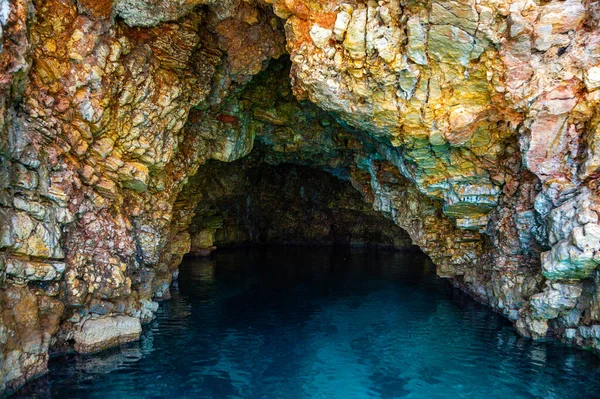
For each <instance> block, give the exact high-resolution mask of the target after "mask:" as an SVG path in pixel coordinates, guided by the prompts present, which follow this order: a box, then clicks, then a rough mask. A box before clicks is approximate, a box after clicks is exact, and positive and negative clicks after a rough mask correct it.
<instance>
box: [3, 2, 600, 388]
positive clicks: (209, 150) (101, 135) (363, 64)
mask: <svg viewBox="0 0 600 399" xmlns="http://www.w3.org/2000/svg"><path fill="white" fill-rule="evenodd" d="M599 21H600V7H599V6H598V4H597V3H591V2H583V1H581V0H565V1H559V0H551V1H546V2H533V1H526V0H519V1H512V0H511V1H497V0H482V1H478V2H475V1H474V0H473V1H471V0H452V1H436V0H434V1H431V2H421V1H411V0H402V1H400V0H381V1H378V2H376V1H373V0H369V1H366V0H364V1H360V0H344V1H343V0H333V1H324V0H227V1H218V0H96V1H90V0H0V364H1V365H2V367H1V368H0V392H1V391H11V390H14V389H16V388H17V387H18V386H20V385H21V384H23V383H24V382H26V381H27V380H29V379H31V378H33V377H35V376H36V375H39V374H40V373H43V372H44V371H45V369H46V365H47V360H48V356H49V353H51V352H56V353H60V352H63V351H66V350H70V349H74V350H77V351H80V352H89V351H95V350H99V349H102V348H104V347H107V346H109V345H113V344H116V343H119V342H124V341H127V340H131V339H136V337H138V336H139V331H140V325H141V323H144V322H146V321H148V320H151V319H152V317H153V312H154V311H155V310H156V308H157V306H158V305H157V303H156V302H155V301H154V300H156V299H161V298H165V297H168V287H169V285H170V283H171V281H172V278H173V275H176V270H177V266H178V264H179V262H180V261H181V259H182V257H183V255H185V254H186V253H188V252H189V251H190V247H191V244H192V241H193V240H192V238H194V239H195V240H200V241H202V237H200V238H197V237H196V236H195V235H194V237H192V236H191V235H190V231H191V232H192V233H193V234H196V233H197V232H198V231H201V230H202V229H201V228H200V227H202V223H207V222H206V220H205V219H206V218H205V217H208V216H215V214H214V213H215V212H217V210H218V212H221V213H223V215H220V216H224V215H225V216H226V215H227V214H228V213H227V209H228V208H227V207H228V206H229V205H231V202H228V201H231V200H232V198H234V197H235V196H233V197H231V196H227V195H225V196H219V195H211V193H213V192H216V191H212V190H211V191H210V192H208V194H207V191H206V190H204V186H205V185H206V180H202V179H203V178H204V179H206V177H207V176H208V177H210V176H214V175H215V174H217V173H229V172H227V171H226V170H225V169H227V168H228V167H230V165H225V166H215V165H217V164H216V163H215V161H219V162H233V161H235V160H237V159H240V158H244V157H246V156H247V155H248V154H250V153H251V151H252V150H253V147H254V146H255V144H256V149H255V151H254V155H253V157H254V158H251V159H248V160H246V161H240V162H241V163H239V164H238V163H236V164H231V165H233V166H231V167H234V168H236V166H235V165H242V166H239V167H238V169H236V170H238V171H239V173H246V171H247V170H250V169H251V167H253V166H252V165H253V164H252V162H257V161H256V160H257V159H260V163H261V164H264V165H266V166H265V167H276V166H277V165H281V164H296V165H299V167H305V166H310V167H312V168H316V169H319V170H321V171H323V172H325V173H328V174H329V175H331V176H334V177H335V178H336V179H340V180H342V181H344V182H345V184H346V185H351V186H353V187H354V189H355V190H356V193H357V195H358V197H357V198H361V199H362V201H364V203H365V204H367V205H364V204H359V203H357V202H356V201H354V200H353V201H354V202H352V204H353V205H352V209H353V211H354V212H356V215H370V216H369V217H374V216H373V211H377V212H379V213H380V214H381V215H383V216H385V217H386V218H387V219H388V220H389V221H391V222H393V224H392V223H388V222H381V225H380V226H379V227H380V232H383V233H382V237H383V236H385V237H391V236H397V237H400V236H401V237H402V239H403V240H405V238H406V237H405V236H404V235H403V232H402V231H401V230H400V229H399V228H401V229H402V230H404V231H406V232H407V233H408V234H409V235H410V238H411V239H412V242H413V243H414V244H415V245H418V246H419V247H420V248H421V249H422V250H424V251H425V252H426V253H427V254H428V255H429V256H430V257H431V259H432V260H433V261H434V263H435V264H436V265H437V268H438V273H439V274H440V275H442V276H446V277H450V278H452V281H453V282H454V283H455V284H456V285H457V286H460V287H461V288H463V289H464V290H466V291H468V292H470V293H471V294H472V295H473V296H475V297H477V298H478V299H480V300H482V301H484V302H486V303H488V304H489V305H490V306H492V307H493V308H494V309H496V310H498V311H500V312H502V313H504V314H505V315H506V316H507V317H509V318H510V319H511V320H513V321H515V324H516V326H517V328H518V330H519V331H520V332H521V333H522V334H524V335H526V336H531V337H533V338H546V337H554V338H558V339H561V340H563V341H565V342H570V343H573V344H576V345H579V346H582V347H589V348H594V349H600V272H599V271H598V270H597V265H598V264H599V263H600V224H599V223H598V212H600V197H599V194H598V187H597V186H598V185H597V183H596V182H597V181H598V180H597V177H598V173H599V169H600V144H599V143H598V141H599V140H600V135H599V134H597V133H596V131H597V130H598V127H599V126H600V116H599V115H598V112H597V109H598V103H599V101H600V90H598V89H599V88H600V32H599V31H598V28H597V26H598V22H599ZM286 53H288V54H289V60H291V64H288V62H287V61H285V59H284V60H280V61H276V60H277V59H280V58H281V57H282V56H283V55H284V54H286ZM283 58H285V57H283ZM209 160H214V161H211V162H209V163H207V162H208V161H209ZM243 165H245V166H243ZM199 170H200V172H198V171H199ZM303 170H305V169H303ZM303 173H306V172H303ZM318 173H321V172H315V175H316V174H318ZM229 175H231V173H230V174H229ZM244 176H245V175H244ZM239 178H240V179H242V180H243V179H245V177H243V176H242V175H240V177H239ZM314 179H315V181H316V180H318V179H319V178H317V177H315V178H314ZM225 180H226V179H224V181H225ZM242 180H240V181H242ZM215 181H218V179H217V180H215ZM230 184H233V185H235V186H236V188H239V187H237V183H235V179H234V180H232V182H230ZM340 184H341V183H340ZM294 187H296V186H295V185H290V186H289V190H290V192H293V191H294ZM249 189H250V188H249ZM215 190H217V188H215ZM340 190H342V189H341V188H340ZM223 191H224V192H227V189H226V187H225V189H223ZM230 194H231V193H230ZM245 194H247V193H245ZM331 195H333V194H327V195H326V197H328V196H331ZM336 195H337V194H336ZM349 195H350V194H347V193H346V194H344V196H345V198H350V197H348V196H349ZM236 198H239V197H236ZM328 198H329V197H328ZM227 204H229V205H227ZM219 207H220V208H219ZM207 210H210V212H209V213H211V212H212V213H213V214H210V215H209V213H203V212H207ZM218 212H217V213H218ZM357 217H358V216H357ZM361 217H362V216H361ZM365 217H366V216H365ZM310 220H311V223H314V225H312V226H314V227H313V229H314V228H316V227H317V226H318V224H319V223H317V222H318V221H321V220H322V221H325V220H326V218H321V219H310ZM327 220H329V219H327ZM340 220H341V219H340ZM373 220H374V219H373ZM340 223H341V222H340ZM234 224H235V223H234ZM217 227H218V224H217ZM284 227H285V228H287V227H289V226H288V225H286V224H285V223H284V224H282V225H281V228H282V229H284ZM398 227H399V228H398ZM217 230H218V228H215V233H216V231H217ZM363 233H364V234H366V235H365V237H372V233H373V232H372V231H371V230H369V231H363V232H362V233H360V234H363ZM356 234H358V235H360V234H359V233H358V232H356ZM321 237H324V236H321ZM211 239H212V238H211ZM386 240H387V241H388V242H389V239H386ZM403 242H405V241H403ZM201 246H202V245H201ZM208 246H211V245H208ZM102 331H104V332H108V333H101V332H102Z"/></svg>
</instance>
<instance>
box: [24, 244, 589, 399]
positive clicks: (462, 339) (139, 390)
mask: <svg viewBox="0 0 600 399" xmlns="http://www.w3.org/2000/svg"><path fill="white" fill-rule="evenodd" d="M598 392H600V361H599V359H598V358H597V357H596V356H594V355H592V354H590V353H587V352H584V351H581V350H576V349H572V348H567V347H564V346H560V345H553V344H547V343H534V342H532V341H528V340H525V339H522V338H519V337H518V336H517V335H516V333H515V331H514V330H513V328H512V326H511V325H510V323H509V322H508V321H507V320H505V319H504V318H502V317H501V316H499V315H497V314H495V313H493V312H491V311H490V310H489V309H487V308H485V307H484V306H482V305H480V304H477V303H475V302H474V301H472V300H471V299H470V298H467V297H466V296H465V295H463V294H461V293H459V292H457V291H456V290H454V289H453V288H452V287H451V285H450V284H449V283H448V282H447V281H445V280H442V279H440V278H437V277H436V276H435V269H434V267H433V265H432V264H431V262H430V261H429V260H428V259H427V258H426V257H425V256H424V255H423V254H421V253H402V252H390V251H383V250H376V251H375V250H356V249H340V248H312V247H310V248H307V247H273V248H262V249H243V250H228V251H219V252H217V253H215V254H214V255H213V256H212V257H211V258H208V259H187V260H185V261H184V263H183V264H182V266H181V271H180V278H179V281H178V282H177V283H175V284H174V286H173V289H172V299H171V300H170V301H167V302H164V303H163V304H162V305H161V307H160V309H159V312H158V315H157V319H156V320H155V321H153V322H152V323H150V324H149V325H148V326H146V327H145V328H144V332H143V335H142V339H141V340H140V342H137V343H133V344H129V345H125V346H122V347H120V348H116V349H112V350H109V351H106V352H102V353H100V354H97V355H94V356H77V355H69V356H63V357H59V358H56V359H53V360H51V363H50V372H49V374H48V375H46V376H44V377H42V378H40V379H38V380H37V381H35V382H34V383H32V384H30V385H28V386H27V387H25V389H24V390H22V391H21V392H20V393H19V394H18V395H17V396H15V397H39V398H164V397H169V398H173V399H174V398H260V399H262V398H286V399H295V398H344V399H346V398H428V399H429V398H491V399H494V398H506V397H510V398H561V399H562V398H597V397H598V396H599V395H598Z"/></svg>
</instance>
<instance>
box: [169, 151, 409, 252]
mask: <svg viewBox="0 0 600 399" xmlns="http://www.w3.org/2000/svg"><path fill="white" fill-rule="evenodd" d="M181 198H183V199H184V200H185V201H190V200H193V201H196V202H197V206H196V207H195V209H194V211H193V213H194V216H193V218H192V219H191V223H190V226H189V233H190V236H191V250H190V254H191V255H195V256H205V255H208V254H210V253H211V252H212V251H213V250H214V249H216V248H232V247H240V246H258V245H260V246H262V245H272V244H282V245H319V246H323V245H329V246H332V245H342V246H353V247H368V248H387V249H396V250H418V248H417V247H416V246H413V245H412V242H411V239H410V237H409V235H408V234H407V233H406V232H405V231H404V230H403V229H401V228H400V227H398V226H397V225H396V224H394V222H392V221H391V220H388V219H386V218H385V216H384V215H383V214H382V213H380V212H377V211H375V210H374V209H373V207H372V204H369V203H366V202H364V200H363V198H362V195H361V193H360V192H359V191H358V190H356V188H354V187H353V186H352V184H351V183H350V182H349V181H346V180H343V179H340V178H337V177H335V176H333V175H331V174H329V173H327V172H324V171H322V170H319V169H315V168H312V167H308V166H302V165H294V164H289V163H283V164H279V165H271V164H268V163H266V162H264V160H263V159H262V156H261V152H260V150H255V151H254V152H253V153H252V155H250V156H249V157H247V158H244V159H241V160H238V161H235V162H231V163H224V162H219V161H209V162H208V163H207V164H206V165H203V166H202V167H201V168H200V170H199V171H198V173H197V174H196V175H195V176H194V177H192V178H191V179H190V183H189V184H188V185H187V187H186V188H185V189H184V191H183V192H182V195H181Z"/></svg>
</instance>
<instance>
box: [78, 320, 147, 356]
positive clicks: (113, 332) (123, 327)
mask: <svg viewBox="0 0 600 399" xmlns="http://www.w3.org/2000/svg"><path fill="white" fill-rule="evenodd" d="M141 333H142V325H141V323H140V319H139V318H136V317H127V316H114V317H105V318H100V319H91V320H87V321H86V322H84V323H83V325H82V326H81V329H80V330H76V331H75V333H74V334H73V339H74V341H75V350H76V351H77V352H79V353H90V352H97V351H100V350H102V349H106V348H110V347H111V346H115V345H119V344H124V343H127V342H131V341H136V340H138V339H139V338H140V335H141Z"/></svg>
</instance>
